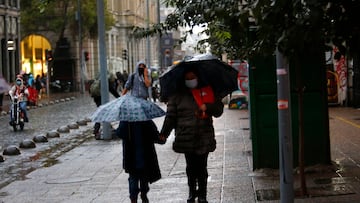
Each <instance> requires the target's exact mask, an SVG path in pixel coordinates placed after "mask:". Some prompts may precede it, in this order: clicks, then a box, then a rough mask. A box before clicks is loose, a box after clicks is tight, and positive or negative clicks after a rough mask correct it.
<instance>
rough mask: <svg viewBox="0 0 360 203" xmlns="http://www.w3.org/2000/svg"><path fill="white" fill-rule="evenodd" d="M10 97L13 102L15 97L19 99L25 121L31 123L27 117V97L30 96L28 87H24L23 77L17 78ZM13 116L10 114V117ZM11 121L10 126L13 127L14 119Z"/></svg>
mask: <svg viewBox="0 0 360 203" xmlns="http://www.w3.org/2000/svg"><path fill="white" fill-rule="evenodd" d="M9 95H10V97H11V100H13V98H14V97H15V96H17V97H18V99H19V106H20V109H21V110H22V112H23V113H24V121H25V122H29V118H28V117H27V111H26V104H27V97H28V95H29V91H28V89H27V87H26V86H25V85H24V81H23V79H22V77H21V75H18V76H17V78H16V81H15V85H14V86H12V87H11V89H10V91H9ZM11 115H12V113H10V117H11ZM10 119H11V121H10V125H11V124H12V122H13V118H10Z"/></svg>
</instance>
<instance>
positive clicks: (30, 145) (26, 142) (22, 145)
mask: <svg viewBox="0 0 360 203" xmlns="http://www.w3.org/2000/svg"><path fill="white" fill-rule="evenodd" d="M19 147H20V148H23V149H30V148H35V147H36V144H35V142H34V141H32V140H29V139H25V140H23V141H22V142H20V145H19Z"/></svg>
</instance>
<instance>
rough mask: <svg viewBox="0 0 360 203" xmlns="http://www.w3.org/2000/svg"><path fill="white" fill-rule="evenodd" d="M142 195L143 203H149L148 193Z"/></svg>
mask: <svg viewBox="0 0 360 203" xmlns="http://www.w3.org/2000/svg"><path fill="white" fill-rule="evenodd" d="M140 197H141V200H142V202H143V203H149V199H148V197H147V196H146V194H141V195H140Z"/></svg>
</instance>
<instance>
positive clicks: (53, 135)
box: [46, 131, 60, 138]
mask: <svg viewBox="0 0 360 203" xmlns="http://www.w3.org/2000/svg"><path fill="white" fill-rule="evenodd" d="M46 137H47V138H56V137H60V134H59V132H57V131H50V132H47V133H46Z"/></svg>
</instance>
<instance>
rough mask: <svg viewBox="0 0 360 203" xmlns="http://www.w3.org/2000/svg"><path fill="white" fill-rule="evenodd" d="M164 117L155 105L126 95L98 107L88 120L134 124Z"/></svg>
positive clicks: (162, 111)
mask: <svg viewBox="0 0 360 203" xmlns="http://www.w3.org/2000/svg"><path fill="white" fill-rule="evenodd" d="M164 115H165V112H164V110H162V109H161V108H160V107H159V106H158V105H156V104H155V103H153V102H151V101H148V100H145V99H142V98H138V97H134V96H131V95H129V94H126V95H124V96H121V97H119V98H117V99H114V100H112V101H110V102H108V103H106V104H103V105H101V106H99V107H98V108H97V109H96V111H95V112H94V113H93V114H92V115H91V117H90V119H91V120H92V121H94V122H111V121H130V122H136V121H148V120H151V119H153V118H157V117H161V116H164Z"/></svg>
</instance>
